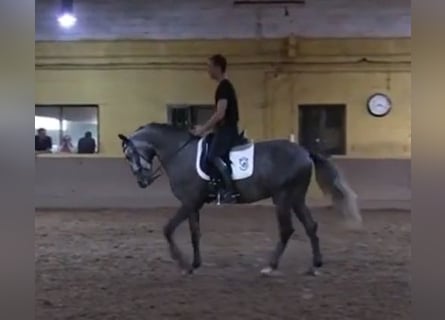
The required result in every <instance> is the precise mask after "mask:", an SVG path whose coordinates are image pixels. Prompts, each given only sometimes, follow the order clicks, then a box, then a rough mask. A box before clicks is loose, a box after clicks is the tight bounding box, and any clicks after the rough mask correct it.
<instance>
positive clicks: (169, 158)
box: [124, 136, 195, 184]
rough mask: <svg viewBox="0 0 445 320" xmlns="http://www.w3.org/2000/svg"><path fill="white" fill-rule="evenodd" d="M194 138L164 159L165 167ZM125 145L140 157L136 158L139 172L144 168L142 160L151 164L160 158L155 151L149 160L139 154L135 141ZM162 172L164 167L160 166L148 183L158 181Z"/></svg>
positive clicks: (126, 142) (129, 140) (128, 140)
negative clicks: (155, 158)
mask: <svg viewBox="0 0 445 320" xmlns="http://www.w3.org/2000/svg"><path fill="white" fill-rule="evenodd" d="M194 138H195V136H191V137H190V138H189V139H187V141H186V142H184V143H183V144H182V145H181V146H180V147H179V148H178V149H176V150H175V152H173V153H172V154H170V155H169V156H168V157H166V158H165V159H164V165H167V163H168V162H170V161H171V160H173V159H174V157H176V155H177V154H178V153H179V152H180V151H181V150H182V149H184V148H185V147H186V146H187V145H188V144H189V143H190V142H191V141H193V140H194ZM124 143H125V146H126V147H131V149H132V151H133V152H135V153H136V154H137V155H138V156H137V157H136V158H137V159H136V165H137V166H138V168H139V171H141V170H142V169H143V166H142V164H141V158H142V159H143V160H144V161H145V162H147V163H150V164H151V163H152V161H153V158H154V157H155V156H158V155H157V154H156V152H154V150H153V154H150V156H149V158H147V157H145V156H144V155H143V154H141V153H140V152H139V150H138V149H137V148H136V146H135V145H134V143H133V141H131V139H127V140H126V141H125V142H124ZM158 158H159V156H158ZM161 170H162V165H161V164H159V165H158V167H157V168H156V169H155V170H154V171H153V172H152V173H150V176H149V178H148V180H149V181H148V183H149V184H152V183H153V182H154V181H155V180H157V179H158V178H159V177H160V176H161V175H162V172H161Z"/></svg>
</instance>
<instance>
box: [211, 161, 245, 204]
mask: <svg viewBox="0 0 445 320" xmlns="http://www.w3.org/2000/svg"><path fill="white" fill-rule="evenodd" d="M213 164H214V165H215V167H216V168H217V169H218V171H219V173H220V174H221V177H222V179H223V182H224V187H225V189H224V192H223V193H222V195H221V202H222V203H236V202H237V199H236V198H237V197H238V196H239V194H238V193H237V192H236V191H235V187H234V185H233V181H232V177H231V174H230V171H229V168H228V167H227V164H226V163H225V162H224V161H223V160H222V159H221V158H219V157H217V158H216V159H215V160H214V161H213Z"/></svg>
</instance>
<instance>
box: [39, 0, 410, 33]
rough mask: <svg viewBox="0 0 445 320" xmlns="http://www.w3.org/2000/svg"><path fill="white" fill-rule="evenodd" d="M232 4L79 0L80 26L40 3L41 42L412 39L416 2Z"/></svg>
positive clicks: (52, 3)
mask: <svg viewBox="0 0 445 320" xmlns="http://www.w3.org/2000/svg"><path fill="white" fill-rule="evenodd" d="M232 2H233V1H232V0H114V1H113V0H74V6H75V11H76V14H77V17H78V23H77V25H76V26H75V27H74V28H73V29H72V30H63V29H61V28H60V27H59V26H58V25H57V21H56V16H57V12H58V10H59V8H60V0H36V39H37V40H79V39H192V38H207V39H208V38H252V37H257V36H262V37H284V36H287V35H289V34H290V33H294V34H296V35H298V36H306V37H409V36H410V35H411V10H410V7H411V3H410V0H306V4H305V5H303V6H289V7H288V11H289V16H285V15H284V12H285V10H284V5H274V6H268V7H262V9H261V11H258V10H257V9H256V8H255V7H252V6H248V7H242V8H239V7H234V6H233V5H232Z"/></svg>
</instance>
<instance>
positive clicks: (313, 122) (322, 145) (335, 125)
mask: <svg viewBox="0 0 445 320" xmlns="http://www.w3.org/2000/svg"><path fill="white" fill-rule="evenodd" d="M298 111H299V112H298V114H299V133H298V140H299V143H300V144H301V145H303V146H305V147H306V148H308V149H310V150H314V151H318V152H322V153H324V154H328V155H344V154H346V105H344V104H334V105H326V104H322V105H300V106H299V110H298Z"/></svg>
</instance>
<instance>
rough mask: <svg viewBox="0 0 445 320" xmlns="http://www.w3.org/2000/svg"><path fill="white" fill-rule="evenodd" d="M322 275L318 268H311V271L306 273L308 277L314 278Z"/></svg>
mask: <svg viewBox="0 0 445 320" xmlns="http://www.w3.org/2000/svg"><path fill="white" fill-rule="evenodd" d="M320 274H321V272H320V270H319V269H318V268H315V267H312V268H309V270H308V271H306V275H308V276H312V277H317V276H319V275H320Z"/></svg>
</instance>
